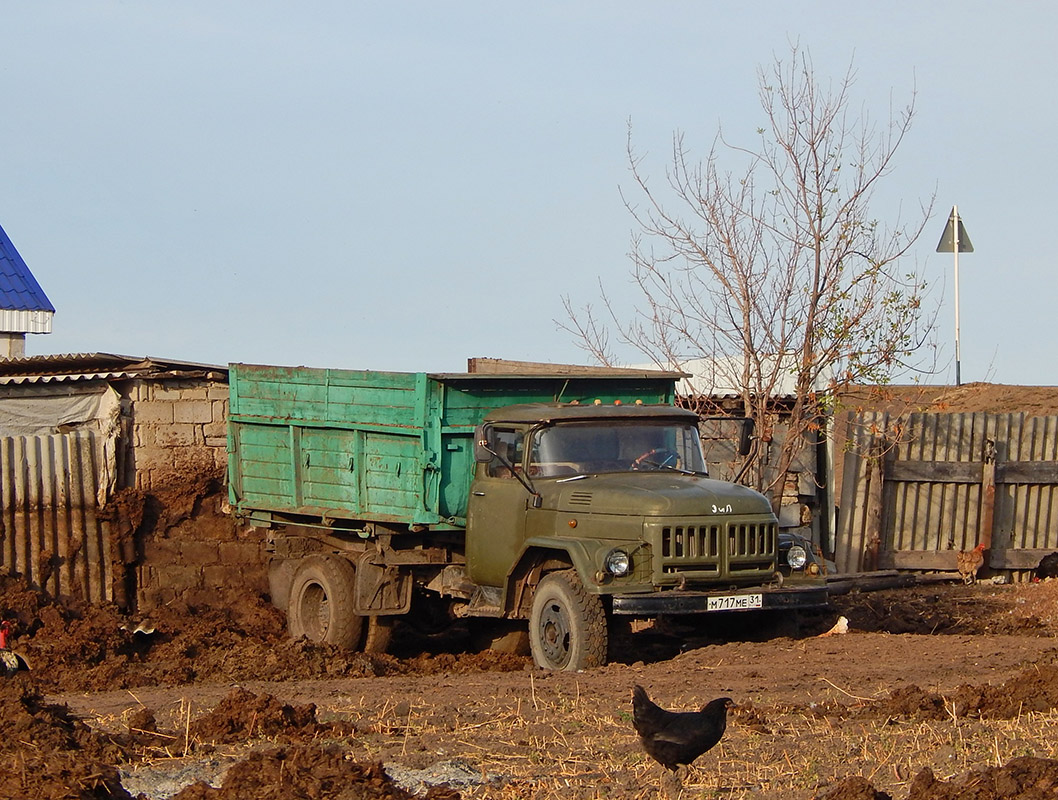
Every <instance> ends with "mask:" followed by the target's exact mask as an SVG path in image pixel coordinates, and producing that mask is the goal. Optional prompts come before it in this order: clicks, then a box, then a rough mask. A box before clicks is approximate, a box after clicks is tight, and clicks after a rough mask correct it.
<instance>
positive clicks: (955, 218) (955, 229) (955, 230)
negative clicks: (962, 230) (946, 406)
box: [951, 206, 962, 386]
mask: <svg viewBox="0 0 1058 800" xmlns="http://www.w3.org/2000/svg"><path fill="white" fill-rule="evenodd" d="M951 216H952V234H953V237H952V239H953V241H954V244H955V246H954V248H952V249H953V250H954V251H955V385H956V386H962V380H961V376H960V375H959V362H960V361H961V353H960V351H959V207H958V206H952V210H951Z"/></svg>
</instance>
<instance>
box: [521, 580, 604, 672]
mask: <svg viewBox="0 0 1058 800" xmlns="http://www.w3.org/2000/svg"><path fill="white" fill-rule="evenodd" d="M606 641H607V633H606V613H605V610H604V609H603V605H602V600H601V599H600V598H599V597H598V595H593V594H589V593H588V592H586V591H585V590H584V586H583V585H581V582H580V579H579V578H578V577H577V573H576V572H575V571H574V570H563V571H562V572H552V573H551V574H549V575H545V576H544V578H543V580H541V581H540V585H539V586H537V587H536V592H535V593H534V594H533V607H532V610H531V611H530V614H529V646H530V648H531V649H532V653H533V661H535V662H536V664H537V666H539V667H543V668H544V669H557V670H569V671H575V670H578V669H588V668H589V667H598V666H602V665H603V664H605V663H606Z"/></svg>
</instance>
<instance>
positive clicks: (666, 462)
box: [529, 420, 705, 477]
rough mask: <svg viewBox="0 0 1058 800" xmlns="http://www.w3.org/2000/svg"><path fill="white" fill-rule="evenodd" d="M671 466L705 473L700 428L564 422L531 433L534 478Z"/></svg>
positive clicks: (675, 424)
mask: <svg viewBox="0 0 1058 800" xmlns="http://www.w3.org/2000/svg"><path fill="white" fill-rule="evenodd" d="M659 469H675V470H689V471H692V472H705V462H704V461H703V460H702V448H701V441H700V440H699V438H698V428H697V426H695V425H693V424H687V423H681V422H671V421H665V420H659V421H656V422H591V423H583V422H564V423H558V424H556V425H552V426H550V427H547V428H543V429H542V430H540V431H538V432H537V433H536V435H535V436H534V437H533V444H532V450H531V452H530V456H529V474H530V475H531V476H534V477H537V476H539V477H555V476H565V475H583V474H586V473H596V472H630V471H633V470H659Z"/></svg>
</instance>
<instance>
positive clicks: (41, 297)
mask: <svg viewBox="0 0 1058 800" xmlns="http://www.w3.org/2000/svg"><path fill="white" fill-rule="evenodd" d="M54 314H55V306H53V305H52V304H51V301H50V300H49V299H48V296H47V295H46V294H45V293H44V290H43V289H42V288H41V287H40V284H39V283H37V279H36V278H34V277H33V273H32V272H30V271H29V266H28V265H27V264H26V262H25V260H24V259H23V258H22V256H21V255H20V254H19V252H18V250H16V249H15V245H14V244H13V243H12V242H11V239H10V237H9V236H8V235H7V233H6V232H5V231H4V229H3V228H2V227H0V331H3V332H6V333H50V332H51V319H52V317H53V316H54Z"/></svg>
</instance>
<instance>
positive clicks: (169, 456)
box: [136, 445, 173, 474]
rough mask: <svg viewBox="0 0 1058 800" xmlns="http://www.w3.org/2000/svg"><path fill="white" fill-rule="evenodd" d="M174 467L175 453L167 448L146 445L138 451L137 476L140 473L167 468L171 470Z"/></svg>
mask: <svg viewBox="0 0 1058 800" xmlns="http://www.w3.org/2000/svg"><path fill="white" fill-rule="evenodd" d="M172 465H173V451H172V450H170V449H169V448H167V447H158V446H157V445H145V446H143V447H140V448H138V449H137V450H136V471H137V474H138V473H139V472H140V471H143V470H150V469H153V468H155V467H167V468H170V469H171V468H172Z"/></svg>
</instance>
